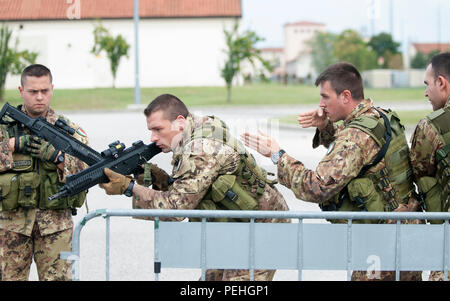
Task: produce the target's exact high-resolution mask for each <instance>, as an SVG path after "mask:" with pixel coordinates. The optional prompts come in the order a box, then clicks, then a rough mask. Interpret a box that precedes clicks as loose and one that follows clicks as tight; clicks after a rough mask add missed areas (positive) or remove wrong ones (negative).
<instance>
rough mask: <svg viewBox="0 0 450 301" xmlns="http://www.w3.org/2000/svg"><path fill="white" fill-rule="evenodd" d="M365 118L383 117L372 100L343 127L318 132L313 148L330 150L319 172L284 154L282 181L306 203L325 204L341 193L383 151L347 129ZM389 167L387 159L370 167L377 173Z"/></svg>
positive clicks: (280, 169) (280, 165)
mask: <svg viewBox="0 0 450 301" xmlns="http://www.w3.org/2000/svg"><path fill="white" fill-rule="evenodd" d="M361 115H370V116H377V117H378V116H379V115H378V113H377V112H376V111H375V108H374V107H373V104H372V101H371V100H370V99H368V100H363V101H361V103H360V104H358V105H357V107H356V108H355V109H354V110H353V111H352V112H351V113H350V114H349V116H347V118H346V119H345V120H344V123H343V124H337V125H336V124H332V123H329V124H328V125H327V127H326V128H325V129H324V130H322V131H317V132H316V135H315V137H314V140H313V147H314V148H316V147H318V146H319V145H323V146H325V147H327V148H329V149H328V152H327V154H326V156H325V157H324V158H323V159H322V160H321V161H320V162H319V164H318V166H317V168H316V170H315V171H314V170H309V169H307V168H306V167H305V165H304V164H303V163H302V162H300V161H298V160H296V159H294V158H292V157H290V156H289V155H287V154H286V155H284V156H283V157H282V158H281V159H280V161H279V162H278V180H279V181H280V184H282V185H284V186H286V187H287V188H289V189H291V190H292V191H293V192H294V194H295V196H296V197H297V198H299V199H301V200H303V201H307V202H314V203H322V202H325V201H327V200H329V199H331V198H332V197H333V196H335V195H336V194H338V193H339V192H340V191H341V190H342V189H343V188H344V187H345V186H347V184H348V183H349V182H350V181H351V180H353V179H354V178H356V176H357V175H358V173H359V171H360V170H361V168H362V167H363V166H365V165H368V164H370V163H371V162H372V161H373V160H374V158H375V157H376V155H377V154H378V152H379V150H380V146H378V144H377V143H376V141H375V140H374V139H373V138H372V137H371V136H370V135H369V134H367V133H365V132H363V131H361V130H359V129H357V128H352V127H346V126H347V125H348V124H349V123H350V121H351V120H353V119H354V118H357V117H359V116H361ZM384 167H385V160H384V159H383V160H381V162H380V163H378V164H377V165H376V166H374V167H372V168H370V169H369V170H368V173H375V172H378V171H380V170H381V169H383V168H384Z"/></svg>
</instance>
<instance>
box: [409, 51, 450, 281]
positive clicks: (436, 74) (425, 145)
mask: <svg viewBox="0 0 450 301" xmlns="http://www.w3.org/2000/svg"><path fill="white" fill-rule="evenodd" d="M424 82H425V85H426V86H427V87H426V90H425V96H426V97H428V99H429V100H430V103H431V106H432V107H433V112H432V113H431V114H429V115H428V116H426V117H425V118H424V119H422V120H420V121H419V123H418V124H417V127H416V129H415V131H414V134H413V136H412V137H411V163H412V166H413V171H414V177H415V180H416V183H417V186H418V188H419V193H420V196H421V198H422V200H423V201H424V204H423V207H424V209H425V210H426V211H434V212H436V211H437V212H441V211H449V206H450V205H449V197H448V195H449V193H448V192H449V185H450V184H449V177H450V157H449V152H450V53H449V52H447V53H441V54H438V55H436V56H434V57H433V58H432V59H431V62H430V64H429V65H428V67H427V69H426V73H425V81H424ZM431 223H442V221H431ZM429 279H430V280H444V274H443V272H437V271H432V272H431V273H430V278H429Z"/></svg>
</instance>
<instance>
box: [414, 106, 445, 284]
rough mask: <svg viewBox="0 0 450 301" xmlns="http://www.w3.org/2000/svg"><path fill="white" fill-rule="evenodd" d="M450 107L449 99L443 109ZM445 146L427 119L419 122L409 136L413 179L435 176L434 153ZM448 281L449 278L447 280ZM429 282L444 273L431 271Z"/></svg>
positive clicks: (442, 276) (442, 278)
mask: <svg viewBox="0 0 450 301" xmlns="http://www.w3.org/2000/svg"><path fill="white" fill-rule="evenodd" d="M448 106H450V98H449V99H448V100H447V103H446V104H445V107H448ZM444 146H445V143H444V141H443V140H442V138H441V136H440V135H439V134H438V133H437V132H436V130H435V128H434V127H433V126H432V125H431V124H430V122H429V120H428V119H427V118H423V119H421V120H420V121H419V123H418V124H417V126H416V129H415V130H414V134H413V135H412V136H411V153H410V156H411V164H412V167H413V173H414V178H415V179H416V180H417V179H420V178H421V177H426V176H428V177H434V176H435V175H436V156H435V154H436V152H437V151H438V150H440V149H441V148H443V147H444ZM449 279H450V278H449ZM428 280H430V281H443V280H444V272H442V271H431V273H430V276H429V278H428Z"/></svg>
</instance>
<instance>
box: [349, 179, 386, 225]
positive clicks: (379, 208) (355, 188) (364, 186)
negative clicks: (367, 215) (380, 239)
mask: <svg viewBox="0 0 450 301" xmlns="http://www.w3.org/2000/svg"><path fill="white" fill-rule="evenodd" d="M348 195H349V197H350V200H351V201H352V202H353V203H354V205H356V207H358V208H359V209H360V211H370V212H373V211H376V212H383V211H385V202H384V198H383V195H382V194H381V193H380V192H378V191H377V189H376V188H375V185H374V184H373V181H372V180H371V179H369V178H359V179H355V180H353V181H351V182H350V183H349V184H348ZM359 221H360V222H361V223H364V224H374V223H380V222H381V221H379V220H359Z"/></svg>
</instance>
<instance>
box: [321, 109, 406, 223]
mask: <svg viewBox="0 0 450 301" xmlns="http://www.w3.org/2000/svg"><path fill="white" fill-rule="evenodd" d="M378 112H379V113H380V115H381V116H382V118H377V117H375V116H367V115H363V116H360V117H358V118H355V119H354V120H352V121H351V122H350V123H349V124H348V126H347V127H352V128H357V129H359V130H361V131H363V132H365V133H367V134H368V135H370V136H371V137H372V138H373V139H374V140H375V141H376V143H377V144H378V145H379V146H380V147H381V149H380V152H379V153H378V155H377V157H376V158H375V159H374V162H372V164H370V165H367V166H364V167H363V168H362V170H361V172H360V173H359V175H358V176H357V177H356V178H354V179H353V180H351V181H350V182H349V184H348V185H347V186H346V187H345V188H344V189H343V190H342V191H341V192H340V193H339V194H338V195H336V196H335V197H333V198H332V199H331V200H329V201H327V202H325V203H324V204H323V205H321V208H322V210H324V211H381V212H383V211H388V212H389V211H393V210H395V209H396V208H397V207H398V206H399V203H407V202H408V200H409V198H410V196H411V194H412V193H413V192H414V184H413V177H412V168H411V163H410V159H409V146H408V142H407V140H406V137H405V128H404V126H403V125H402V124H401V123H400V119H399V118H398V116H397V114H396V113H395V112H393V111H391V110H388V111H387V112H388V113H387V114H386V115H385V114H383V113H382V112H380V111H378ZM383 158H384V160H385V165H386V166H385V167H384V168H383V169H381V170H380V171H378V172H376V173H368V172H367V171H368V170H369V169H370V168H371V167H373V166H376V165H377V164H378V163H379V162H380V161H381V160H382V159H383ZM332 222H336V223H340V222H346V221H342V220H333V221H332ZM378 222H380V221H376V220H355V221H354V223H378Z"/></svg>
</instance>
